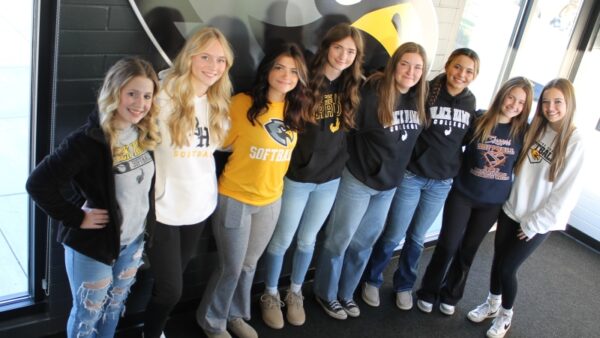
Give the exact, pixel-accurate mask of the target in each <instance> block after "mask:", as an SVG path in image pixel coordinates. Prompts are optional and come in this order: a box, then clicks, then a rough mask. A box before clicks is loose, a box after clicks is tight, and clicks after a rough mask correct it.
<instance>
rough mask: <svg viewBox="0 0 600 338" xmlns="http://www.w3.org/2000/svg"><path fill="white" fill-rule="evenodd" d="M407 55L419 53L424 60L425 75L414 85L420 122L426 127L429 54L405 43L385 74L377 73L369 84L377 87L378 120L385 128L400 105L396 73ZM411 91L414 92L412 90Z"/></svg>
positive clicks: (418, 47)
mask: <svg viewBox="0 0 600 338" xmlns="http://www.w3.org/2000/svg"><path fill="white" fill-rule="evenodd" d="M406 53H417V54H419V55H420V56H421V58H422V59H423V74H421V78H420V79H419V81H418V82H417V83H416V84H415V85H414V88H416V89H415V92H416V95H417V99H416V101H417V113H418V115H419V121H420V123H421V124H422V125H424V124H425V123H426V121H427V116H426V113H425V96H426V93H427V81H426V80H425V78H426V71H425V70H426V69H427V53H426V52H425V48H423V46H421V45H419V44H418V43H415V42H405V43H403V44H402V45H400V46H399V47H398V48H397V49H396V51H395V52H394V54H393V55H392V57H391V58H390V59H389V60H388V62H387V64H386V65H385V69H384V70H383V72H377V73H375V74H373V75H371V76H370V77H369V79H368V81H369V82H370V81H373V83H375V84H376V86H377V97H378V107H377V118H378V119H379V122H380V123H381V124H382V125H383V126H384V127H385V126H389V125H390V124H391V123H392V120H393V116H392V113H393V112H394V107H395V106H396V104H397V103H398V102H397V101H398V98H399V96H400V95H399V94H400V92H399V91H398V90H397V89H396V79H395V77H394V74H395V72H396V67H397V66H398V63H399V62H400V60H401V59H402V56H403V55H404V54H406ZM410 90H412V88H411V89H410Z"/></svg>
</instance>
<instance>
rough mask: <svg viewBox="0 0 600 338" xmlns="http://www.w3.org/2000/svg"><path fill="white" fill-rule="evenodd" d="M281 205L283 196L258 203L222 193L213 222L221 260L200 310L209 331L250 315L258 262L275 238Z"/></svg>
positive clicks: (201, 318)
mask: <svg viewBox="0 0 600 338" xmlns="http://www.w3.org/2000/svg"><path fill="white" fill-rule="evenodd" d="M280 209H281V199H278V200H277V201H275V202H273V203H271V204H268V205H265V206H260V207H257V206H252V205H249V204H245V203H242V202H240V201H238V200H235V199H233V198H230V197H227V196H223V195H219V202H218V205H217V210H216V211H215V214H214V216H213V223H212V227H213V234H214V236H215V240H216V243H217V255H218V263H217V267H216V269H215V270H214V271H213V273H212V275H211V278H210V280H209V282H208V285H207V287H206V290H205V292H204V296H203V297H202V302H201V303H200V306H199V307H198V310H197V312H196V320H197V321H198V324H199V325H200V326H201V327H202V328H203V329H204V330H205V331H208V332H222V331H225V330H226V328H227V321H228V320H231V319H234V318H244V319H245V320H248V319H250V289H251V287H252V281H253V279H254V273H255V272H256V263H257V262H258V259H259V258H260V256H261V255H262V253H263V251H264V250H265V248H266V247H267V244H268V243H269V241H270V240H271V236H272V235H273V231H274V230H275V225H276V224H277V218H278V217H279V210H280Z"/></svg>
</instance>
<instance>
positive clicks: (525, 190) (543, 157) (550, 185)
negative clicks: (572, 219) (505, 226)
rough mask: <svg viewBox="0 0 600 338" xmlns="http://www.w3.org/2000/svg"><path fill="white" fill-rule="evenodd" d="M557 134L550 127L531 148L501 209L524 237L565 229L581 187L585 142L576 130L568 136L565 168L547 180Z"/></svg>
mask: <svg viewBox="0 0 600 338" xmlns="http://www.w3.org/2000/svg"><path fill="white" fill-rule="evenodd" d="M556 135H557V133H556V132H555V131H554V130H552V129H551V128H550V127H548V128H546V132H545V133H544V134H543V135H542V137H541V139H539V140H538V141H537V142H536V143H535V144H534V145H533V146H532V147H531V148H530V149H528V150H527V151H528V153H527V159H526V160H525V162H524V163H523V167H522V168H521V170H520V171H519V175H517V176H515V182H514V184H513V187H512V190H511V193H510V197H509V198H508V201H506V203H504V206H503V208H502V209H503V210H504V212H505V213H506V214H507V215H508V216H509V217H510V218H512V219H513V220H515V221H517V222H519V223H520V224H521V229H522V230H523V233H525V235H527V237H529V238H532V237H533V236H535V234H538V233H539V234H543V233H546V232H548V231H553V230H564V229H565V228H566V225H567V221H568V220H569V215H570V214H571V211H572V210H573V208H575V204H576V203H577V199H578V198H579V194H580V192H581V190H582V186H583V183H584V182H583V177H582V175H580V173H581V171H582V168H583V158H584V144H583V138H582V135H581V134H580V133H579V130H577V129H576V130H575V131H574V132H573V134H572V136H571V138H570V139H569V144H568V145H567V153H566V158H565V162H564V167H563V168H562V170H560V171H559V172H558V174H557V175H556V179H555V180H554V182H550V181H548V173H549V172H550V159H552V156H553V151H554V147H555V145H554V144H553V143H554V142H553V141H554V138H555V136H556Z"/></svg>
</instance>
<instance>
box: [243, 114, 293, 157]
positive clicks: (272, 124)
mask: <svg viewBox="0 0 600 338" xmlns="http://www.w3.org/2000/svg"><path fill="white" fill-rule="evenodd" d="M264 129H265V131H266V132H267V134H269V136H270V137H271V139H273V141H275V142H277V143H279V144H281V145H282V146H284V147H287V146H288V145H290V144H293V143H294V133H293V132H291V131H290V130H289V129H288V128H287V127H286V126H285V124H284V123H283V121H282V120H280V119H270V120H269V122H267V123H265V125H264ZM292 150H293V149H280V148H260V147H255V146H251V147H250V158H251V159H253V160H262V161H273V162H287V161H289V160H290V158H291V157H292Z"/></svg>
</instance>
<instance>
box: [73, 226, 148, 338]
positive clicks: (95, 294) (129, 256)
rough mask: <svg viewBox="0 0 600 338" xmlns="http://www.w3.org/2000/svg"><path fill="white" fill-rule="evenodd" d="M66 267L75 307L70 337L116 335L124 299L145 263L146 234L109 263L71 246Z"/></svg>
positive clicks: (123, 308)
mask: <svg viewBox="0 0 600 338" xmlns="http://www.w3.org/2000/svg"><path fill="white" fill-rule="evenodd" d="M64 248H65V267H66V270H67V277H68V278H69V286H70V287H71V296H72V297H73V307H72V308H71V313H70V314H69V319H68V321H67V336H68V337H69V338H75V337H77V338H80V337H113V336H114V335H115V329H116V327H117V323H118V322H119V317H120V316H121V315H122V314H123V313H124V312H125V300H126V299H127V295H129V289H130V288H131V285H133V283H134V282H135V275H136V273H137V269H138V267H139V266H140V265H141V264H142V253H143V251H144V236H143V235H140V236H139V237H138V238H136V239H135V240H134V241H133V242H131V243H130V244H128V245H125V246H122V247H121V252H120V254H119V257H118V258H117V260H116V261H115V263H114V264H113V265H112V266H110V265H106V264H104V263H101V262H99V261H97V260H95V259H93V258H90V257H88V256H85V255H83V254H81V253H79V252H77V251H75V250H73V249H71V248H70V247H68V246H66V245H65V246H64Z"/></svg>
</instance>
